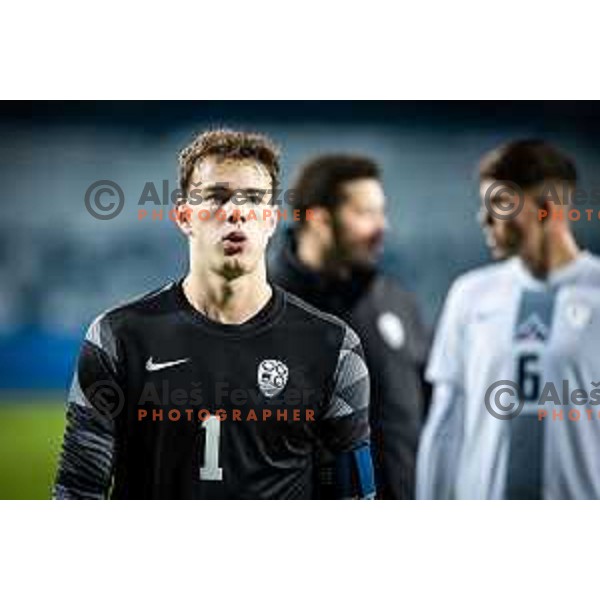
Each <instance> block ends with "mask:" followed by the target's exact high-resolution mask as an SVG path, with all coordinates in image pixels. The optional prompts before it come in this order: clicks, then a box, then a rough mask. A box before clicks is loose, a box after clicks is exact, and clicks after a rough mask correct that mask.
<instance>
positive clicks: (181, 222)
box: [175, 202, 193, 237]
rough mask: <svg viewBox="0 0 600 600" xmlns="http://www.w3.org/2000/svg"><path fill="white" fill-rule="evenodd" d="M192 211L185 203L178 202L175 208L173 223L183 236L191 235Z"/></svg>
mask: <svg viewBox="0 0 600 600" xmlns="http://www.w3.org/2000/svg"><path fill="white" fill-rule="evenodd" d="M192 217H193V211H192V208H191V207H190V205H189V204H188V203H187V202H178V203H177V205H176V206H175V222H176V223H177V227H179V229H180V230H181V232H182V233H183V235H185V236H188V237H189V236H191V235H192Z"/></svg>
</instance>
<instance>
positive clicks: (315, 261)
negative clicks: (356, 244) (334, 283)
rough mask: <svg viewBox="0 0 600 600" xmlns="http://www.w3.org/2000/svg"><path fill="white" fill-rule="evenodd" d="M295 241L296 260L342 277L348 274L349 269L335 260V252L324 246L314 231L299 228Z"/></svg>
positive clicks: (314, 269)
mask: <svg viewBox="0 0 600 600" xmlns="http://www.w3.org/2000/svg"><path fill="white" fill-rule="evenodd" d="M296 241H297V256H298V260H299V261H300V262H301V263H302V264H303V265H305V266H307V267H308V268H309V269H311V270H313V271H316V272H317V273H326V274H330V275H334V276H335V277H339V278H342V279H343V278H345V277H348V276H349V275H350V269H349V268H348V267H347V266H346V265H344V264H342V263H341V262H340V261H339V260H336V257H335V254H334V253H333V252H331V251H329V250H328V249H327V248H326V247H325V246H324V244H323V243H322V241H321V239H320V238H319V236H318V235H317V234H316V233H315V232H313V231H310V230H308V229H301V230H300V231H299V232H298V234H297V238H296Z"/></svg>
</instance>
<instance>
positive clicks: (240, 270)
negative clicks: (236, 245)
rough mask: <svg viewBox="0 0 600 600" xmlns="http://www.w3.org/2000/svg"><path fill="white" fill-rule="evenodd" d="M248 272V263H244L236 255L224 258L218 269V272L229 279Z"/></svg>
mask: <svg viewBox="0 0 600 600" xmlns="http://www.w3.org/2000/svg"><path fill="white" fill-rule="evenodd" d="M249 272H250V269H249V268H248V265H246V264H245V261H244V260H243V259H241V258H239V257H237V256H235V257H233V256H232V257H230V258H226V259H225V261H224V262H223V264H222V265H221V268H220V269H219V274H220V275H222V276H223V277H225V279H229V280H231V279H237V278H238V277H241V276H242V275H246V274H247V273H249Z"/></svg>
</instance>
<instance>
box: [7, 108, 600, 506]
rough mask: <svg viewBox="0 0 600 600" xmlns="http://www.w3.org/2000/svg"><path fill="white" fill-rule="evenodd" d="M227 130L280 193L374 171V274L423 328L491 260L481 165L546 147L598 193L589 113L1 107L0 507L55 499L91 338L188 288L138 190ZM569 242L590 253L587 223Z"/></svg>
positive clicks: (179, 259)
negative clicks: (212, 131)
mask: <svg viewBox="0 0 600 600" xmlns="http://www.w3.org/2000/svg"><path fill="white" fill-rule="evenodd" d="M222 125H226V126H232V127H243V128H254V129H259V130H262V131H265V132H267V133H269V134H271V135H272V136H273V137H274V138H275V139H276V140H277V141H278V142H279V143H280V144H281V146H282V148H283V151H284V171H285V177H284V186H285V187H289V185H290V180H291V178H292V177H293V175H294V172H295V169H296V168H297V166H298V165H299V163H301V162H302V161H304V160H305V159H307V158H309V157H311V156H312V155H313V154H315V153H319V152H324V151H352V152H359V153H365V154H368V155H371V156H373V157H375V158H376V159H377V160H378V161H379V162H380V163H381V165H382V167H383V171H384V183H385V187H386V190H387V194H388V197H389V216H390V221H391V231H390V233H389V235H388V238H387V243H386V251H385V255H384V257H383V267H384V268H385V269H386V270H387V271H388V272H389V273H390V274H392V275H393V276H395V277H396V278H397V279H398V280H399V281H400V282H401V283H402V284H403V285H404V287H405V288H407V289H410V290H412V291H414V292H415V293H416V294H417V296H418V298H419V301H420V304H421V307H422V312H423V316H424V317H425V319H426V321H427V323H428V324H429V325H430V326H433V324H434V322H435V318H436V315H437V313H438V311H439V309H440V307H441V303H442V301H443V298H444V295H445V293H446V291H447V289H448V286H449V284H450V283H451V281H452V279H454V277H456V276H457V275H458V274H459V273H462V272H464V271H466V270H468V269H470V268H473V267H475V266H477V265H479V264H481V263H483V262H485V261H486V260H488V258H487V253H486V250H485V248H484V244H483V239H482V236H481V234H480V231H479V228H478V226H477V224H476V220H475V219H476V212H477V209H478V202H479V200H478V196H477V183H476V167H477V162H478V159H479V157H480V156H481V154H482V153H483V152H485V151H486V150H488V149H490V148H491V147H493V146H495V145H496V144H498V143H500V142H502V141H505V140H507V139H510V138H515V137H522V136H527V137H530V136H534V137H543V138H546V139H548V140H549V141H551V142H554V143H556V144H557V145H559V146H560V147H562V148H563V149H565V150H566V151H568V152H569V153H570V154H571V155H572V156H573V157H574V158H575V160H576V162H577V165H578V168H579V171H580V175H581V185H582V186H583V187H587V188H592V187H593V188H598V187H599V186H600V176H599V172H598V168H599V167H600V148H599V147H598V142H597V140H598V135H599V133H600V104H599V103H588V102H498V103H495V102H448V103H446V102H381V103H380V102H204V101H202V102H97V103H96V102H66V103H62V102H47V103H46V102H33V103H28V102H19V103H13V102H5V103H2V104H0V131H1V137H0V139H1V142H0V144H1V146H0V153H1V157H2V160H1V161H0V173H1V178H0V181H1V184H0V190H1V198H2V208H3V210H2V218H1V219H0V232H1V234H0V280H1V281H2V284H1V286H0V498H48V497H49V494H50V486H51V482H52V478H53V472H54V469H55V461H56V456H57V453H58V450H59V447H60V441H61V435H62V428H63V410H64V399H65V390H66V388H67V386H68V384H69V381H70V377H71V370H72V368H73V363H74V358H75V356H76V353H77V350H78V347H79V344H80V341H81V337H82V334H83V331H84V328H85V326H86V325H87V324H88V323H89V322H90V320H91V319H92V318H93V317H94V316H95V315H96V314H98V313H99V312H101V311H102V310H104V309H106V308H108V307H110V306H112V305H114V304H117V303H119V302H121V301H123V300H125V299H127V298H130V297H133V296H136V295H138V294H140V293H142V292H144V291H147V290H150V289H152V288H155V287H158V286H159V285H161V283H162V282H163V281H165V280H166V279H169V278H174V277H178V276H180V275H181V274H183V272H184V270H185V267H186V256H187V255H186V252H185V245H184V241H183V239H182V238H181V236H180V235H179V234H178V233H177V231H176V229H175V227H174V225H173V224H172V223H171V222H169V221H168V219H166V217H165V220H163V221H162V222H161V221H152V220H151V219H150V218H146V219H145V220H143V221H139V220H138V209H139V206H138V200H139V198H140V196H141V194H142V191H143V190H144V186H145V185H146V182H152V183H153V184H154V186H155V188H156V190H157V192H158V194H162V189H163V180H166V181H168V186H169V190H171V191H172V190H174V189H176V187H177V179H176V161H175V155H176V151H177V150H178V149H179V148H181V147H182V146H183V145H184V144H185V143H186V142H187V141H188V140H189V138H190V136H191V134H192V132H194V131H196V130H201V129H203V128H205V127H207V126H222ZM103 179H104V180H112V181H115V182H117V183H118V184H119V185H120V186H121V188H122V189H123V191H124V193H125V198H126V202H125V208H124V210H123V212H122V213H121V214H120V215H119V216H118V217H117V218H115V219H114V220H108V221H100V220H97V219H94V218H92V216H90V214H89V213H88V212H87V211H86V208H85V205H84V196H85V192H86V190H87V188H88V187H89V186H90V185H91V184H92V183H93V182H95V181H97V180H103ZM146 208H148V206H146ZM150 208H151V207H150ZM163 208H165V207H163ZM165 212H166V210H165ZM575 229H576V232H577V237H578V239H579V241H580V242H581V244H582V245H584V246H587V247H588V248H590V249H591V250H592V251H595V252H600V236H599V235H598V232H599V224H598V222H597V221H595V222H594V221H592V222H590V223H587V222H579V223H576V224H575ZM275 243H276V242H275Z"/></svg>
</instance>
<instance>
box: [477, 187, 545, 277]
mask: <svg viewBox="0 0 600 600" xmlns="http://www.w3.org/2000/svg"><path fill="white" fill-rule="evenodd" d="M479 191H480V195H481V208H480V213H479V215H480V223H481V227H482V229H483V232H484V234H485V238H486V243H487V245H488V247H489V249H490V251H491V253H492V256H493V257H494V258H495V259H496V260H502V259H505V258H509V257H511V256H516V255H519V256H521V258H522V259H523V260H525V261H526V262H528V263H531V264H533V265H535V264H536V263H537V262H538V261H539V260H540V257H541V255H542V253H543V243H544V230H543V224H542V223H541V222H540V220H539V215H538V203H537V201H536V199H535V197H534V194H531V193H527V192H525V193H524V194H523V200H522V202H523V204H522V208H521V209H520V210H517V207H518V206H519V202H520V200H519V197H518V195H517V194H516V193H512V192H510V191H507V190H506V188H505V187H503V186H501V185H498V182H496V181H494V180H491V179H484V180H483V181H482V182H481V185H480V190H479ZM488 195H489V199H488V203H490V204H491V206H492V208H493V211H494V212H497V213H498V214H500V215H506V216H507V217H509V218H505V219H499V218H497V217H495V216H494V215H493V214H492V212H491V211H490V210H489V209H488V207H487V206H486V199H487V197H488ZM513 212H514V214H513Z"/></svg>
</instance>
